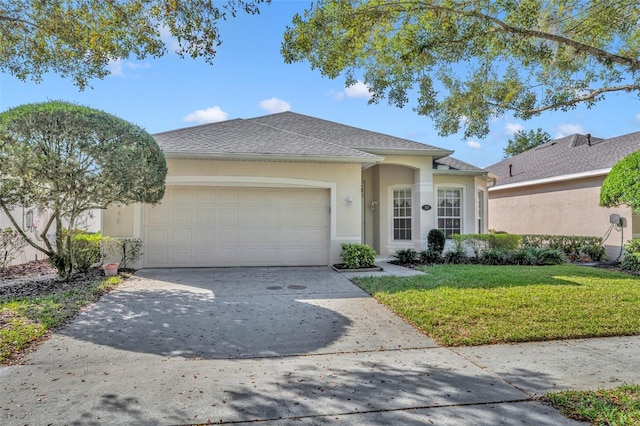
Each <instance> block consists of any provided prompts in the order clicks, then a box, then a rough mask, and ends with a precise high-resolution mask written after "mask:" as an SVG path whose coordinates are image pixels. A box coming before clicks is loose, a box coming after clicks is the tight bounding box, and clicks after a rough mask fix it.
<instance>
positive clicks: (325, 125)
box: [250, 111, 443, 151]
mask: <svg viewBox="0 0 640 426" xmlns="http://www.w3.org/2000/svg"><path fill="white" fill-rule="evenodd" d="M250 120H251V121H253V122H256V123H261V124H264V125H267V126H270V127H274V128H277V129H287V130H289V131H291V132H293V133H297V134H300V135H305V136H310V137H314V138H317V139H320V140H325V141H335V142H336V143H339V144H340V145H342V146H345V147H349V148H356V149H378V150H408V151H434V150H435V151H443V149H442V148H438V147H435V146H431V145H427V144H423V143H420V142H415V141H412V140H408V139H402V138H397V137H395V136H390V135H385V134H382V133H377V132H372V131H369V130H364V129H359V128H357V127H352V126H347V125H345V124H340V123H335V122H332V121H328V120H323V119H320V118H315V117H309V116H307V115H302V114H297V113H293V112H290V111H287V112H282V113H278V114H271V115H265V116H262V117H256V118H252V119H250Z"/></svg>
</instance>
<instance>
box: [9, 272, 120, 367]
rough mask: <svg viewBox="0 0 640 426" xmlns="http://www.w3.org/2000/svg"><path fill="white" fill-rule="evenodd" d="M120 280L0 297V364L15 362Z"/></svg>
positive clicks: (91, 282)
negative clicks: (26, 294) (54, 290)
mask: <svg viewBox="0 0 640 426" xmlns="http://www.w3.org/2000/svg"><path fill="white" fill-rule="evenodd" d="M122 279H123V277H121V276H114V277H108V278H96V279H95V280H91V279H88V280H83V281H80V282H78V283H77V284H75V285H73V286H72V287H71V288H69V289H68V290H65V291H62V292H38V291H35V292H34V293H36V294H35V295H33V296H19V297H8V298H0V365H6V364H10V363H14V362H17V361H19V360H20V357H21V355H23V354H24V352H25V351H26V350H28V349H29V348H30V347H32V345H34V344H35V343H37V342H39V341H40V340H41V339H42V338H43V337H44V336H45V335H46V334H47V332H49V331H50V330H53V329H55V328H56V327H59V326H60V325H62V324H64V323H66V322H67V321H68V320H70V319H71V318H73V317H74V316H76V315H77V314H78V312H80V310H81V309H82V308H83V307H85V306H86V305H88V304H89V303H91V302H93V301H95V300H97V299H98V298H99V297H100V296H102V295H103V294H105V293H106V292H108V291H110V290H111V289H113V288H114V287H115V286H117V285H118V284H119V283H120V282H121V281H122Z"/></svg>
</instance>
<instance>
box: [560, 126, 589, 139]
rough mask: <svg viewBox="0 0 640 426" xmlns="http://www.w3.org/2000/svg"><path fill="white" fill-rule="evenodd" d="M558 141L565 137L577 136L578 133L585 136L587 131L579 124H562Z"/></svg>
mask: <svg viewBox="0 0 640 426" xmlns="http://www.w3.org/2000/svg"><path fill="white" fill-rule="evenodd" d="M557 129H558V131H557V133H556V139H558V138H563V137H565V136H570V135H575V134H576V133H578V134H581V135H584V134H585V133H587V132H586V130H584V128H583V127H582V126H581V125H579V124H561V125H559V126H558V127H557Z"/></svg>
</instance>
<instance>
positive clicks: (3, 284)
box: [0, 260, 104, 300]
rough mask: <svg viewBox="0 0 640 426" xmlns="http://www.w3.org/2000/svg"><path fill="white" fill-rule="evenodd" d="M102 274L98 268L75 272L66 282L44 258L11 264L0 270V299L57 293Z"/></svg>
mask: <svg viewBox="0 0 640 426" xmlns="http://www.w3.org/2000/svg"><path fill="white" fill-rule="evenodd" d="M101 276H104V273H103V272H102V270H100V269H92V270H90V271H89V273H88V274H86V275H83V274H75V275H73V276H72V277H71V278H70V280H69V281H68V282H67V281H65V280H61V279H59V278H58V276H57V273H56V270H55V269H54V268H53V267H52V266H51V265H50V264H49V262H48V261H46V260H39V261H32V262H27V263H23V264H20V265H12V266H9V267H7V268H5V269H3V270H0V300H3V299H4V300H7V299H10V298H14V297H33V296H40V295H48V294H52V293H59V292H63V291H66V290H70V289H72V288H75V287H78V286H81V285H84V284H88V283H90V282H92V281H95V280H96V279H97V278H98V277H101Z"/></svg>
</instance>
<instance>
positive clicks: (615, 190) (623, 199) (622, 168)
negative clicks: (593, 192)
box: [600, 151, 640, 213]
mask: <svg viewBox="0 0 640 426" xmlns="http://www.w3.org/2000/svg"><path fill="white" fill-rule="evenodd" d="M600 205H601V206H603V207H618V206H621V205H625V206H628V207H631V209H632V210H633V211H634V212H635V213H640V151H636V152H634V153H632V154H629V155H627V156H626V157H624V158H623V159H622V160H620V161H618V162H617V163H616V164H615V165H614V166H613V167H612V168H611V171H610V172H609V174H608V175H607V177H606V178H605V180H604V182H603V183H602V187H601V188H600Z"/></svg>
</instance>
